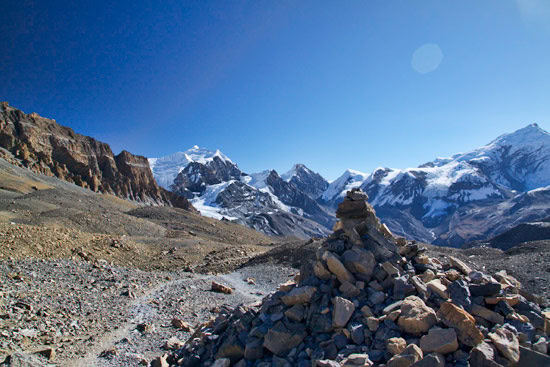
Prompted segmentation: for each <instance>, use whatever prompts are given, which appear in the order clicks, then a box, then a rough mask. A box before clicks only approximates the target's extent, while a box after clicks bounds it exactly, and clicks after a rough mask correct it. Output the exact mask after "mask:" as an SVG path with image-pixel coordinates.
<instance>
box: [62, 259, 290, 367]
mask: <svg viewBox="0 0 550 367" xmlns="http://www.w3.org/2000/svg"><path fill="white" fill-rule="evenodd" d="M262 272H265V269H258V268H246V269H241V270H239V271H235V272H232V273H229V274H223V275H200V274H190V273H185V274H180V276H181V278H178V279H174V280H169V281H166V282H164V283H162V284H159V285H157V286H155V287H153V288H151V289H150V290H148V291H146V292H145V293H144V294H143V295H141V296H140V297H138V298H137V299H135V300H134V301H133V302H131V304H130V306H129V307H128V315H127V322H125V323H124V324H121V325H118V327H117V328H115V329H114V330H113V331H112V332H109V333H107V334H105V335H103V336H102V337H101V339H100V340H98V341H97V342H96V343H94V346H93V347H92V348H90V349H89V350H88V352H87V354H86V355H85V356H84V357H83V358H78V359H74V360H71V361H68V362H66V363H65V364H64V365H67V366H69V367H85V366H86V367H88V366H96V367H107V366H108V367H114V366H121V365H136V364H137V363H139V360H140V359H141V358H143V359H144V360H147V361H150V360H151V359H152V358H154V357H155V356H158V355H161V354H162V349H160V347H161V346H162V345H163V344H164V342H165V341H166V340H167V339H169V338H170V337H173V336H176V337H178V338H179V339H180V340H182V341H184V340H186V339H187V338H188V337H189V336H190V334H189V333H185V332H183V331H181V330H177V329H175V328H173V327H172V326H171V325H170V322H171V319H172V317H174V316H177V317H178V318H181V319H183V320H184V321H186V322H189V323H190V324H191V325H193V326H195V325H196V324H198V323H201V322H204V321H206V320H207V319H208V318H209V317H211V316H213V314H212V313H211V312H210V310H211V309H212V308H214V307H215V306H221V305H229V306H232V307H233V306H236V305H238V304H240V303H245V304H247V303H253V302H256V301H260V300H261V299H262V298H263V297H264V295H266V294H268V293H270V292H272V291H274V290H275V286H276V284H279V283H280V282H283V281H286V280H287V279H288V276H289V275H291V274H293V272H294V269H287V268H280V267H279V268H277V269H276V268H270V269H268V274H269V276H267V277H265V278H264V275H263V274H262ZM249 277H252V278H254V279H255V281H256V283H255V284H250V283H248V282H247V281H245V279H246V278H249ZM212 281H216V282H220V283H223V284H225V285H228V286H230V287H231V288H232V289H233V293H232V294H231V295H224V294H219V293H215V292H212V291H210V285H211V283H212ZM157 303H161V305H159V304H157ZM178 310H179V311H182V312H181V313H179V314H178ZM140 324H142V325H143V324H146V325H150V326H151V327H152V331H151V332H149V333H146V335H144V334H143V333H141V332H139V331H137V330H136V327H137V325H140ZM113 348H114V349H113ZM115 349H116V351H117V354H116V355H111V356H107V357H105V356H101V354H102V352H103V351H106V350H115Z"/></svg>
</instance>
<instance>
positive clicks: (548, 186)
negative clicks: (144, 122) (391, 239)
mask: <svg viewBox="0 0 550 367" xmlns="http://www.w3.org/2000/svg"><path fill="white" fill-rule="evenodd" d="M149 162H150V165H151V168H152V170H153V174H154V176H155V178H156V179H157V181H158V183H159V184H160V185H161V186H163V187H167V188H169V189H170V190H172V191H174V192H176V193H178V194H179V195H182V196H185V197H186V198H189V199H190V201H191V202H192V203H193V205H194V206H195V207H196V208H197V209H198V210H199V211H201V213H203V214H204V215H208V216H212V217H216V218H218V219H221V218H224V217H225V218H226V219H229V220H234V221H237V222H239V223H242V224H245V225H248V226H250V227H252V228H256V229H258V230H260V231H263V232H264V233H268V234H274V235H292V234H293V235H297V236H299V237H307V236H318V235H322V234H325V233H327V232H328V228H331V227H332V225H333V223H334V221H335V218H334V216H333V213H334V209H335V208H336V207H337V205H338V204H339V203H340V202H341V201H342V200H343V197H344V195H345V193H346V191H348V190H350V189H352V188H355V187H360V188H362V189H363V190H364V191H365V192H367V194H368V195H369V198H370V199H369V200H370V202H371V204H373V206H374V208H375V209H376V211H377V214H378V216H379V217H380V218H381V219H382V220H383V221H384V222H385V223H386V224H387V225H388V226H389V228H390V229H391V230H392V231H393V232H395V233H396V234H400V235H405V236H406V237H408V238H411V239H416V240H420V241H423V242H429V243H434V244H441V245H451V246H460V245H462V244H463V243H465V242H470V241H473V240H484V239H487V238H489V237H492V236H495V235H498V234H499V233H501V232H503V231H505V230H507V229H509V228H511V227H513V226H515V225H517V224H519V223H522V222H525V221H536V220H539V219H541V218H545V217H548V216H550V134H548V133H547V132H546V131H544V130H542V129H541V128H540V127H538V126H537V125H536V124H532V125H528V126H526V127H525V128H523V129H520V130H517V131H515V132H513V133H510V134H504V135H501V136H499V137H498V138H496V139H495V140H493V141H492V142H490V143H489V144H487V145H485V146H483V147H481V148H478V149H475V150H472V151H470V152H467V153H460V154H455V155H453V156H452V157H449V158H437V159H435V160H434V161H432V162H428V163H425V164H422V165H420V166H419V167H416V168H406V169H394V168H377V169H375V170H374V171H373V172H372V173H371V174H366V173H362V172H359V171H354V170H346V171H345V172H344V174H343V175H342V176H341V177H339V178H338V179H336V180H334V181H333V182H331V183H329V182H327V181H326V180H325V179H324V178H323V177H322V176H321V175H319V174H318V173H315V172H313V171H311V170H310V169H308V168H307V167H306V166H304V165H303V164H296V165H294V166H293V167H292V169H291V170H289V171H288V172H286V173H284V174H282V175H281V176H279V174H278V173H277V172H276V171H274V170H266V171H262V172H258V173H253V174H246V173H243V172H242V171H241V170H240V169H239V168H238V166H237V165H236V164H235V163H234V162H232V161H231V160H230V159H229V158H228V157H227V156H225V155H224V154H223V153H221V152H220V151H219V150H216V151H210V150H207V149H202V148H199V147H197V146H195V147H193V148H191V149H189V150H187V151H185V152H179V153H175V154H173V155H170V156H168V157H163V158H151V159H149Z"/></svg>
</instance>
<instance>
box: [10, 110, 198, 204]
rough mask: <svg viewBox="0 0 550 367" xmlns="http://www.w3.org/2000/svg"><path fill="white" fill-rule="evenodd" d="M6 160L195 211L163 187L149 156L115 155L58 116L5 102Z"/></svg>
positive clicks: (99, 188)
mask: <svg viewBox="0 0 550 367" xmlns="http://www.w3.org/2000/svg"><path fill="white" fill-rule="evenodd" d="M0 147H2V148H4V149H5V150H6V151H7V152H6V151H4V152H2V158H4V159H6V160H7V161H9V162H10V163H12V164H16V165H20V166H24V167H27V168H29V169H31V170H32V171H34V172H38V173H41V174H44V175H48V176H55V177H58V178H60V179H62V180H65V181H69V182H72V183H74V184H76V185H78V186H81V187H84V188H88V189H90V190H92V191H96V192H103V193H107V194H111V195H116V196H118V197H121V198H124V199H129V200H134V201H138V202H141V203H145V204H149V205H173V206H176V207H181V208H184V209H187V210H194V209H193V207H192V205H191V204H190V203H189V202H188V201H187V200H186V199H185V198H181V197H178V196H176V195H174V194H172V193H170V192H168V191H166V190H164V189H162V188H160V187H159V186H158V185H157V183H156V182H155V179H154V178H153V174H152V172H151V169H150V168H149V163H148V161H147V159H146V158H145V157H141V156H136V155H133V154H131V153H128V152H126V151H122V152H121V153H120V154H118V155H116V156H115V155H114V154H113V152H112V151H111V148H110V147H109V145H108V144H105V143H102V142H100V141H97V140H95V139H93V138H90V137H87V136H83V135H80V134H77V133H75V132H74V131H73V130H72V129H70V128H68V127H64V126H61V125H59V124H57V123H56V122H55V121H54V120H50V119H47V118H43V117H40V116H38V115H37V114H35V113H31V114H25V113H24V112H22V111H20V110H18V109H16V108H13V107H10V106H9V105H8V104H7V103H5V102H3V103H2V104H1V105H0Z"/></svg>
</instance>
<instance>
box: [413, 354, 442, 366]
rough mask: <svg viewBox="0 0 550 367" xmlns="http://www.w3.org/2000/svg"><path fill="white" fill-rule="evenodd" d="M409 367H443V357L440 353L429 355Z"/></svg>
mask: <svg viewBox="0 0 550 367" xmlns="http://www.w3.org/2000/svg"><path fill="white" fill-rule="evenodd" d="M411 367H445V356H444V355H443V354H441V353H430V354H428V355H427V356H424V358H422V359H421V360H420V361H418V362H415V363H413V364H412V365H411Z"/></svg>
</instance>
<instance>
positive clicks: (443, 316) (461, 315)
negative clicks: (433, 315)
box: [437, 302, 483, 347]
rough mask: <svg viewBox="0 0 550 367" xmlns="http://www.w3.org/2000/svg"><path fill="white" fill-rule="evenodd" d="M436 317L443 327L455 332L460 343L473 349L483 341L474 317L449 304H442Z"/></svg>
mask: <svg viewBox="0 0 550 367" xmlns="http://www.w3.org/2000/svg"><path fill="white" fill-rule="evenodd" d="M437 316H438V318H439V319H440V320H441V321H442V322H443V323H444V324H445V325H447V326H448V327H452V328H454V329H455V330H456V333H457V336H458V339H459V340H460V341H461V342H462V343H464V344H466V345H469V346H471V347H474V346H476V345H478V344H479V343H481V342H482V341H483V334H482V333H481V331H480V330H479V329H478V328H477V327H476V323H475V319H474V317H473V316H472V315H470V314H469V313H468V312H467V311H465V310H463V309H462V308H460V307H458V306H455V305H454V304H452V303H451V302H444V303H442V304H441V306H440V308H439V311H437Z"/></svg>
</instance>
